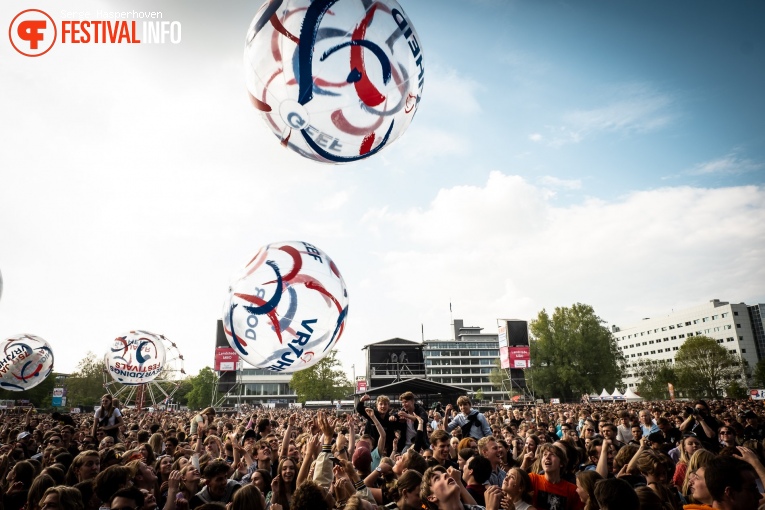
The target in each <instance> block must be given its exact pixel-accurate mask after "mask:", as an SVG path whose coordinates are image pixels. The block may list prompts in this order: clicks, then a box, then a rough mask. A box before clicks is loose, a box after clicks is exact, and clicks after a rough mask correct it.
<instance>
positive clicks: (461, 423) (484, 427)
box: [444, 395, 491, 439]
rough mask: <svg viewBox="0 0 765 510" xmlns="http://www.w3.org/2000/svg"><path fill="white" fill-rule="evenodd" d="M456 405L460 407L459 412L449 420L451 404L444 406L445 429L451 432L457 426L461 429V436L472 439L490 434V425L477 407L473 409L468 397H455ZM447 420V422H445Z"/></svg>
mask: <svg viewBox="0 0 765 510" xmlns="http://www.w3.org/2000/svg"><path fill="white" fill-rule="evenodd" d="M457 406H458V407H459V408H460V413H459V414H458V415H457V416H455V417H454V419H453V420H452V421H451V422H448V420H449V412H450V411H451V410H452V405H451V404H449V405H448V406H446V413H444V424H446V427H445V428H446V431H447V432H451V431H452V430H454V429H455V428H457V427H460V428H461V429H462V437H463V438H464V437H472V438H473V439H481V438H482V437H486V436H490V435H491V427H490V426H489V422H488V421H486V417H485V416H484V415H483V414H482V413H479V412H478V410H477V409H473V406H472V403H471V402H470V399H469V398H468V397H466V396H464V395H463V396H461V397H460V398H458V399H457ZM447 422H448V424H447Z"/></svg>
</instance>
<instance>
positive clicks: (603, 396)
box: [600, 388, 613, 401]
mask: <svg viewBox="0 0 765 510" xmlns="http://www.w3.org/2000/svg"><path fill="white" fill-rule="evenodd" d="M600 400H601V401H606V400H613V398H612V397H611V394H610V393H609V392H607V391H606V389H605V388H603V391H601V392H600Z"/></svg>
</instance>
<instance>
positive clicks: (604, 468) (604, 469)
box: [595, 439, 611, 479]
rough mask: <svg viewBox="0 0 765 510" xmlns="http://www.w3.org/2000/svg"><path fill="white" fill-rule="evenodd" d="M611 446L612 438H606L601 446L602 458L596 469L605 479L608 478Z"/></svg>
mask: <svg viewBox="0 0 765 510" xmlns="http://www.w3.org/2000/svg"><path fill="white" fill-rule="evenodd" d="M610 447H611V440H610V439H604V440H603V445H602V446H601V447H600V458H599V459H598V465H597V466H596V467H595V471H597V472H598V474H599V475H600V476H602V477H603V478H604V479H605V478H608V449H609V448H610Z"/></svg>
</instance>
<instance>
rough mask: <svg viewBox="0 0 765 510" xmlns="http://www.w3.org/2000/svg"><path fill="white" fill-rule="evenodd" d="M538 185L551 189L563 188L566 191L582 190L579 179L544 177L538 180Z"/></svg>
mask: <svg viewBox="0 0 765 510" xmlns="http://www.w3.org/2000/svg"><path fill="white" fill-rule="evenodd" d="M539 183H540V184H541V185H543V186H548V187H551V188H563V189H568V190H574V189H582V181H580V180H579V179H559V178H558V177H553V176H552V175H545V176H543V177H541V178H540V179H539Z"/></svg>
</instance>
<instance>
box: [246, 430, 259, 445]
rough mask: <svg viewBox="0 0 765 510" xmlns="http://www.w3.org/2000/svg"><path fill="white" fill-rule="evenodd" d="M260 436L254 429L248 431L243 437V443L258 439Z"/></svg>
mask: <svg viewBox="0 0 765 510" xmlns="http://www.w3.org/2000/svg"><path fill="white" fill-rule="evenodd" d="M257 437H258V435H257V434H256V433H255V431H254V430H252V429H247V430H246V431H245V433H244V436H242V442H244V441H245V440H247V439H250V438H253V439H257Z"/></svg>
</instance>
